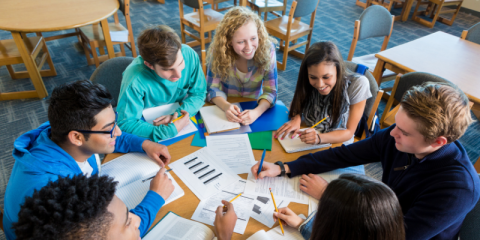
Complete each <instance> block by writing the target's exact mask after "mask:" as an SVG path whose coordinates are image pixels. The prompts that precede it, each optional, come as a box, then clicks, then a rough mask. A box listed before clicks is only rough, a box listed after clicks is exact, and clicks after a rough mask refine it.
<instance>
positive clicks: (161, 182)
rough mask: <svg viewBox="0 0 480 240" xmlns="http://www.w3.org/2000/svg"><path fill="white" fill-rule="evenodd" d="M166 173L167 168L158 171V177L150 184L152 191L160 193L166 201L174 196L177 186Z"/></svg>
mask: <svg viewBox="0 0 480 240" xmlns="http://www.w3.org/2000/svg"><path fill="white" fill-rule="evenodd" d="M165 171H166V170H165V168H162V169H160V171H158V173H157V175H156V176H155V177H154V178H153V179H152V181H151V182H150V190H152V191H154V192H156V193H158V195H160V196H162V198H163V200H165V201H166V200H167V199H168V197H170V195H171V194H172V192H173V190H174V189H175V186H173V183H172V180H171V179H169V178H168V175H167V173H165Z"/></svg>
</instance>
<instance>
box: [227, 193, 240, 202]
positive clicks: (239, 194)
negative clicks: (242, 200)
mask: <svg viewBox="0 0 480 240" xmlns="http://www.w3.org/2000/svg"><path fill="white" fill-rule="evenodd" d="M240 195H242V193H240V194H238V195H237V196H236V197H234V198H233V199H232V200H230V202H233V200H235V199H237V198H238V197H240Z"/></svg>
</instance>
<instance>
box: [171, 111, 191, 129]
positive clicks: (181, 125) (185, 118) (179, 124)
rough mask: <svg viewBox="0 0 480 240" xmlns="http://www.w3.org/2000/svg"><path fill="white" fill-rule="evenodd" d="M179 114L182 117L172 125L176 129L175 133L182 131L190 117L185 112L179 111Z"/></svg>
mask: <svg viewBox="0 0 480 240" xmlns="http://www.w3.org/2000/svg"><path fill="white" fill-rule="evenodd" d="M180 112H181V113H182V116H183V117H182V118H180V119H178V120H177V121H175V122H174V123H173V125H175V127H176V128H177V132H180V131H182V129H183V128H184V127H186V126H187V125H188V124H189V121H190V115H189V114H188V112H187V111H185V110H181V111H180ZM175 119H177V118H174V120H175Z"/></svg>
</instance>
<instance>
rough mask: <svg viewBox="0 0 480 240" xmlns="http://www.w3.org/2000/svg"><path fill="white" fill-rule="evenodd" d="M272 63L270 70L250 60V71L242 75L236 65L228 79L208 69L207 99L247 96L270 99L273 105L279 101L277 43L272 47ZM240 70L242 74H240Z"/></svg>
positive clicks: (258, 99)
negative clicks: (261, 67)
mask: <svg viewBox="0 0 480 240" xmlns="http://www.w3.org/2000/svg"><path fill="white" fill-rule="evenodd" d="M270 58H271V64H270V68H269V70H268V71H265V70H263V69H259V68H258V67H256V66H254V62H253V59H252V60H249V61H248V73H246V74H245V77H243V78H242V77H241V75H243V74H241V72H240V71H239V70H238V69H237V67H236V65H233V66H232V67H231V71H230V74H229V76H228V77H227V78H226V79H220V78H219V77H217V76H216V75H215V74H214V73H213V72H212V71H211V70H210V67H209V68H208V70H207V91H208V94H207V100H208V101H211V100H212V98H214V97H222V98H224V99H227V96H229V97H245V98H255V99H257V101H260V99H266V100H268V101H269V102H270V103H271V104H272V106H273V105H274V104H275V102H276V101H277V87H278V76H277V58H276V53H275V45H274V44H272V47H271V49H270ZM239 72H240V74H239Z"/></svg>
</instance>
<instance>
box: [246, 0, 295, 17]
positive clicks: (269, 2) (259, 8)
mask: <svg viewBox="0 0 480 240" xmlns="http://www.w3.org/2000/svg"><path fill="white" fill-rule="evenodd" d="M248 3H249V5H250V8H252V9H253V10H254V11H256V12H258V16H261V15H262V12H263V13H265V14H264V18H263V19H264V21H265V22H266V21H267V14H268V12H270V13H272V14H273V15H275V16H277V17H281V16H284V15H285V12H286V11H287V0H283V2H280V1H275V0H251V1H249V2H248ZM274 11H282V15H279V14H278V13H276V12H274Z"/></svg>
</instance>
